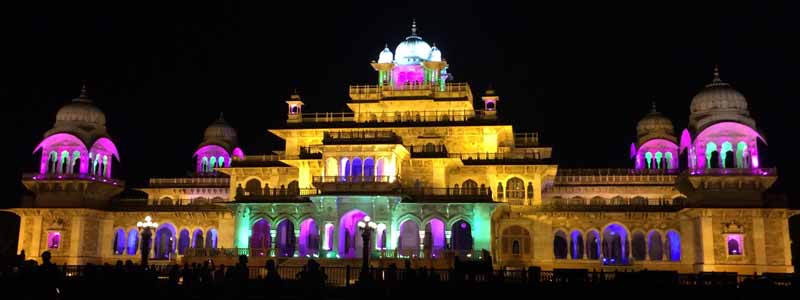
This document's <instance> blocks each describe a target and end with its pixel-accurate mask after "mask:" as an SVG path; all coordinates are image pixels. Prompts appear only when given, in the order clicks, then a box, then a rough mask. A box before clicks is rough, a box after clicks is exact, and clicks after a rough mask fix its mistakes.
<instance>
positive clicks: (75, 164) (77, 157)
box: [69, 151, 81, 174]
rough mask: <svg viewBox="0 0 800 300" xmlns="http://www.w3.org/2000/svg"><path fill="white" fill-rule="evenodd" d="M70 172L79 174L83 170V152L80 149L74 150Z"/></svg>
mask: <svg viewBox="0 0 800 300" xmlns="http://www.w3.org/2000/svg"><path fill="white" fill-rule="evenodd" d="M69 166H70V168H69V173H70V174H78V173H80V172H81V153H80V152H78V151H75V152H72V162H70V164H69Z"/></svg>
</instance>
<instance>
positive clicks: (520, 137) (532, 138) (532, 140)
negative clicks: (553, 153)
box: [514, 132, 539, 147]
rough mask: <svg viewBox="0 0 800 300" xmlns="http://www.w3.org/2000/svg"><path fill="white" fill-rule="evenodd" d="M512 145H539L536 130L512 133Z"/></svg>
mask: <svg viewBox="0 0 800 300" xmlns="http://www.w3.org/2000/svg"><path fill="white" fill-rule="evenodd" d="M514 145H515V146H517V147H536V146H539V133H538V132H521V133H515V134H514Z"/></svg>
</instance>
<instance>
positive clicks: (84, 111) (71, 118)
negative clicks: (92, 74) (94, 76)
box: [56, 86, 106, 126]
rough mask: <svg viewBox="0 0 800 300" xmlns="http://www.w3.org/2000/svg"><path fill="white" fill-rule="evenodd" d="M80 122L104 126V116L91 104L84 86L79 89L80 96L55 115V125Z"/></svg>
mask: <svg viewBox="0 0 800 300" xmlns="http://www.w3.org/2000/svg"><path fill="white" fill-rule="evenodd" d="M60 122H80V123H88V124H91V125H101V126H104V125H105V124H106V115H105V114H104V113H103V111H101V110H100V109H99V108H97V106H94V104H92V100H90V99H89V97H88V96H87V93H86V86H84V87H83V88H82V89H81V95H80V96H78V98H75V99H72V102H71V103H69V104H67V105H64V106H63V107H61V109H59V110H58V113H57V114H56V123H60Z"/></svg>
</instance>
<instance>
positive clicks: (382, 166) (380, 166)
mask: <svg viewBox="0 0 800 300" xmlns="http://www.w3.org/2000/svg"><path fill="white" fill-rule="evenodd" d="M375 175H376V176H389V175H392V174H387V172H386V158H383V157H381V158H379V159H378V163H376V164H375Z"/></svg>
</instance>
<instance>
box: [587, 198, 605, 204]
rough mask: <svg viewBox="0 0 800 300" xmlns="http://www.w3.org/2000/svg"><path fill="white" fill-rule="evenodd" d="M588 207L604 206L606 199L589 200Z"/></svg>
mask: <svg viewBox="0 0 800 300" xmlns="http://www.w3.org/2000/svg"><path fill="white" fill-rule="evenodd" d="M589 205H594V206H603V205H606V199H603V198H602V197H600V196H597V197H594V198H592V200H589Z"/></svg>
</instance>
